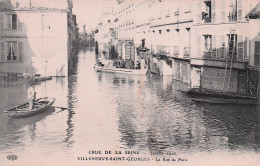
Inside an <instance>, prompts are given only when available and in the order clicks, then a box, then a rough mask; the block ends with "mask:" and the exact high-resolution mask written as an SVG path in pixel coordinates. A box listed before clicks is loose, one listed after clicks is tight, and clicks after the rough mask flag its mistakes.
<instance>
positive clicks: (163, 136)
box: [0, 50, 260, 165]
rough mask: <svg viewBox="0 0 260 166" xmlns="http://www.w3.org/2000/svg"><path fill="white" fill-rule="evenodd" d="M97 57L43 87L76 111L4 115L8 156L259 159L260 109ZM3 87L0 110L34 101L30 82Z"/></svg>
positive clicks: (41, 91)
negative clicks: (116, 153) (198, 97)
mask: <svg viewBox="0 0 260 166" xmlns="http://www.w3.org/2000/svg"><path fill="white" fill-rule="evenodd" d="M96 58H97V55H95V53H94V51H90V50H88V51H85V52H80V54H79V62H78V64H77V66H76V74H75V75H74V76H70V77H68V78H67V77H65V78H53V79H52V80H50V81H47V82H43V83H40V84H38V85H36V87H35V88H36V92H37V98H38V97H44V96H50V97H55V98H56V101H55V103H54V105H55V106H58V107H66V108H68V109H66V110H63V111H61V110H60V109H58V108H55V109H53V110H49V111H47V112H45V113H43V114H40V115H36V116H33V117H29V118H24V119H10V118H8V117H7V116H5V115H4V112H3V111H1V112H0V126H1V128H0V136H1V137H0V154H1V156H6V155H8V154H16V155H17V156H23V155H24V154H40V155H47V156H48V155H51V156H52V155H58V156H59V155H62V156H71V155H76V156H82V155H86V154H87V153H88V152H89V150H106V149H109V150H124V149H127V150H135V151H139V152H140V153H142V154H150V153H151V152H154V153H163V152H174V153H176V154H177V155H181V154H189V155H192V154H196V153H208V154H210V153H215V152H226V153H239V154H240V153H252V154H258V152H259V150H260V134H259V131H260V129H259V128H260V124H259V120H260V115H259V111H258V108H256V107H254V106H241V105H237V106H236V105H207V104H202V103H200V104H199V103H193V102H192V101H191V97H190V96H188V95H187V94H185V93H182V92H180V91H178V85H177V84H178V83H176V82H172V78H171V77H167V76H166V77H161V76H156V75H147V76H136V75H125V74H115V73H101V72H98V73H97V72H95V71H94V70H93V65H94V64H95V63H96ZM3 84H5V83H2V86H1V87H0V88H1V89H0V99H1V101H0V110H4V109H7V108H9V107H11V106H12V105H15V104H18V103H22V102H24V101H25V100H26V99H27V96H26V95H27V89H28V87H29V84H28V83H26V82H17V83H15V84H11V85H10V84H8V85H3ZM8 103H9V104H8ZM50 152H52V153H50ZM21 158H22V157H21ZM0 165H1V164H0Z"/></svg>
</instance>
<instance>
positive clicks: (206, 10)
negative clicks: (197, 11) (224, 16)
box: [201, 1, 212, 23]
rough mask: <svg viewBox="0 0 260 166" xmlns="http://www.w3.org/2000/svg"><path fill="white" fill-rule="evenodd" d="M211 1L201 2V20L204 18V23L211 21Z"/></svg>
mask: <svg viewBox="0 0 260 166" xmlns="http://www.w3.org/2000/svg"><path fill="white" fill-rule="evenodd" d="M211 10H212V8H211V1H204V3H203V10H202V13H201V14H202V20H204V22H205V23H210V22H211Z"/></svg>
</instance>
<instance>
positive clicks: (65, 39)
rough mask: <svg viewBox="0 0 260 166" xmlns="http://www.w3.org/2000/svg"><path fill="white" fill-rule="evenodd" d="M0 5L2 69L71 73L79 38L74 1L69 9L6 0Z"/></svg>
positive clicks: (27, 72) (29, 72)
mask: <svg viewBox="0 0 260 166" xmlns="http://www.w3.org/2000/svg"><path fill="white" fill-rule="evenodd" d="M68 2H70V0H69V1H68ZM0 4H1V5H0V6H1V9H0V27H1V41H0V42H1V44H0V47H1V49H0V50H1V61H0V72H2V73H16V74H21V75H34V74H41V75H42V76H45V75H46V76H67V75H69V64H70V60H71V59H72V54H71V53H72V52H73V51H74V49H75V47H76V44H75V42H76V41H77V40H78V39H77V38H78V37H77V31H78V29H77V25H76V16H75V15H73V14H72V13H71V11H72V10H71V9H72V7H73V6H72V3H68V9H57V8H46V7H36V6H33V7H22V6H19V4H17V5H16V6H13V5H11V2H10V1H5V0H1V1H0Z"/></svg>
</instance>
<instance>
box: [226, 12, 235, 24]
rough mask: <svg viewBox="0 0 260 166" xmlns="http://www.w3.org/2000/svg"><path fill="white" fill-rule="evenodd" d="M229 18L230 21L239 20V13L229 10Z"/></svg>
mask: <svg viewBox="0 0 260 166" xmlns="http://www.w3.org/2000/svg"><path fill="white" fill-rule="evenodd" d="M228 20H229V22H234V21H237V13H234V12H232V13H231V12H229V15H228Z"/></svg>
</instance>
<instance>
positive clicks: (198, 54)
mask: <svg viewBox="0 0 260 166" xmlns="http://www.w3.org/2000/svg"><path fill="white" fill-rule="evenodd" d="M196 43H197V57H202V56H201V36H200V35H199V36H197V42H196Z"/></svg>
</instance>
